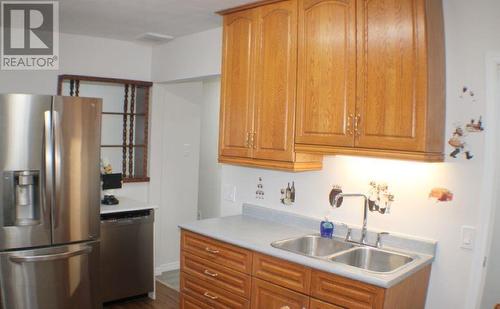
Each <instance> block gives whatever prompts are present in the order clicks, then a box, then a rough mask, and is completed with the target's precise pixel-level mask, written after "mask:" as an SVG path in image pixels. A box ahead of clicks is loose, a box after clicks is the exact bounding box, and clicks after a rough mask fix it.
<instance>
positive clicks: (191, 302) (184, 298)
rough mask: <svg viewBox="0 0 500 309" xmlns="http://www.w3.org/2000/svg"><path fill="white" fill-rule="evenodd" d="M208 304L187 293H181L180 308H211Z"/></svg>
mask: <svg viewBox="0 0 500 309" xmlns="http://www.w3.org/2000/svg"><path fill="white" fill-rule="evenodd" d="M211 308H213V307H211V306H210V305H209V304H207V303H204V302H202V301H199V300H198V299H196V298H194V297H192V296H190V295H188V294H187V293H185V292H183V293H181V309H211Z"/></svg>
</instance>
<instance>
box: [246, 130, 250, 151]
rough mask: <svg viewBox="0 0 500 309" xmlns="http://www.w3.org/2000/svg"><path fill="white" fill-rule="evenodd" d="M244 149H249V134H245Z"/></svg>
mask: <svg viewBox="0 0 500 309" xmlns="http://www.w3.org/2000/svg"><path fill="white" fill-rule="evenodd" d="M245 147H246V148H250V132H247V138H246V139H245Z"/></svg>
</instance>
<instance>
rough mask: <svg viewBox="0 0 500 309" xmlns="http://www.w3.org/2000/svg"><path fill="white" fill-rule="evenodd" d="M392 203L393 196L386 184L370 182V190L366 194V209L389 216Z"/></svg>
mask: <svg viewBox="0 0 500 309" xmlns="http://www.w3.org/2000/svg"><path fill="white" fill-rule="evenodd" d="M392 202H394V194H392V193H391V192H389V186H388V185H387V184H386V183H376V182H375V181H370V190H369V192H368V208H369V209H370V211H376V212H379V213H381V214H389V213H391V205H392Z"/></svg>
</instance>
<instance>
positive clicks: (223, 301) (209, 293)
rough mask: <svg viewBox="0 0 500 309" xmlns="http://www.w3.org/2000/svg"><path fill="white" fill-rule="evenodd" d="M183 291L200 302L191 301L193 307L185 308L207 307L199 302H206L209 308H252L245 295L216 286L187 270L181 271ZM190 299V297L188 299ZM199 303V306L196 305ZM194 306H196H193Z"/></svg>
mask: <svg viewBox="0 0 500 309" xmlns="http://www.w3.org/2000/svg"><path fill="white" fill-rule="evenodd" d="M180 288H181V293H182V294H183V295H184V296H183V297H185V296H186V295H188V296H192V297H193V298H195V299H196V300H198V302H196V303H195V302H194V301H192V302H191V304H190V305H191V307H184V308H205V307H201V306H200V305H199V303H200V302H201V303H204V304H206V305H208V306H209V308H216V309H219V308H224V309H226V308H227V309H229V308H231V309H248V308H250V305H249V301H248V300H247V299H245V298H243V297H240V296H238V295H235V294H234V293H231V292H228V291H226V290H224V289H220V288H218V287H215V286H214V285H213V284H211V283H209V282H206V281H204V280H202V279H200V278H199V277H197V276H192V275H189V274H187V273H185V272H182V273H181V282H180ZM188 300H189V299H188ZM196 304H198V306H199V307H196V306H194V305H196ZM193 306H194V307H193Z"/></svg>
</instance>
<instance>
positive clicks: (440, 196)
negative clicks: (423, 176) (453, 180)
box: [429, 188, 453, 202]
mask: <svg viewBox="0 0 500 309" xmlns="http://www.w3.org/2000/svg"><path fill="white" fill-rule="evenodd" d="M429 198H434V199H436V202H450V201H452V200H453V193H452V192H451V191H450V190H448V189H446V188H433V189H432V190H431V192H430V193H429Z"/></svg>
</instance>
